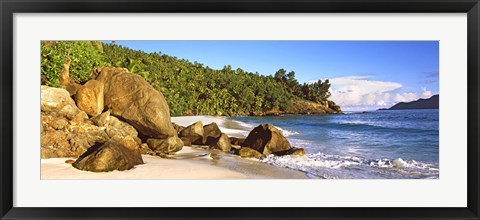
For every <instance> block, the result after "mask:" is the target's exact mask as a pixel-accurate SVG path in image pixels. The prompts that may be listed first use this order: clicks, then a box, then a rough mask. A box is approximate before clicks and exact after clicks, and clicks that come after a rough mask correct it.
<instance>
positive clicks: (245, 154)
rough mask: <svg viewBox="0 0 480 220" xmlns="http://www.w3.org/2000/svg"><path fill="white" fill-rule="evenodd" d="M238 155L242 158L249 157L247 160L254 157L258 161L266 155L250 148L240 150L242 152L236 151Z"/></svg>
mask: <svg viewBox="0 0 480 220" xmlns="http://www.w3.org/2000/svg"><path fill="white" fill-rule="evenodd" d="M236 154H238V155H239V156H240V157H247V158H249V157H253V158H257V159H263V158H265V155H263V154H261V153H260V152H258V151H256V150H254V149H252V148H249V147H242V148H240V150H238V151H236Z"/></svg>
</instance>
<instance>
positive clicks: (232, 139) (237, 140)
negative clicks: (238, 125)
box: [229, 137, 245, 145]
mask: <svg viewBox="0 0 480 220" xmlns="http://www.w3.org/2000/svg"><path fill="white" fill-rule="evenodd" d="M229 139H230V143H231V144H232V145H242V143H243V142H244V141H245V138H237V137H230V138H229Z"/></svg>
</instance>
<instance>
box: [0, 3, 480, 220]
mask: <svg viewBox="0 0 480 220" xmlns="http://www.w3.org/2000/svg"><path fill="white" fill-rule="evenodd" d="M0 9H1V21H2V22H1V27H0V28H1V29H0V31H1V41H0V44H1V45H0V48H2V49H1V50H2V52H1V59H0V66H1V74H0V83H1V93H0V94H1V97H0V106H2V112H1V116H0V117H1V129H2V130H1V132H0V140H1V147H0V156H1V158H0V171H1V175H0V185H1V187H0V188H1V189H0V190H1V192H0V193H1V194H0V216H1V219H64V218H65V219H67V218H76V219H157V218H158V219H227V218H229V219H273V218H279V219H385V218H392V219H393V218H397V219H479V207H480V206H479V198H480V196H479V195H480V194H479V190H478V188H479V187H480V186H479V172H480V171H479V164H480V163H479V159H480V154H479V149H478V148H479V145H478V144H479V138H480V135H479V133H478V132H479V131H478V126H479V117H478V115H479V112H478V110H479V108H478V107H479V102H478V101H479V91H480V90H479V85H480V83H479V77H478V76H479V73H480V69H479V62H480V60H479V58H480V56H479V36H480V35H479V25H480V22H479V20H480V18H479V14H480V5H479V3H478V0H403V1H400V0H383V1H381V0H336V1H333V0H247V1H244V0H140V1H135V0H99V1H93V0H85V1H78V0H73V1H67V0H0ZM83 12H88V13H119V12H121V13H140V12H141V13H172V12H189V13H191V12H193V13H204V12H209V13H217V12H222V13H245V12H253V13H260V12H262V13H264V12H265V13H279V12H281V13H294V12H295V13H302V12H309V13H327V12H328V13H413V12H425V13H455V12H461V13H467V14H468V17H467V20H468V85H467V86H468V180H467V181H468V185H467V190H468V206H467V207H466V208H260V207H249V208H214V207H212V208H100V207H91V208H23V207H13V193H12V192H13V189H14V186H13V158H12V157H13V156H12V155H13V154H12V152H13V147H14V143H13V127H14V126H15V125H14V124H13V114H15V110H14V109H13V95H14V94H13V15H14V13H83Z"/></svg>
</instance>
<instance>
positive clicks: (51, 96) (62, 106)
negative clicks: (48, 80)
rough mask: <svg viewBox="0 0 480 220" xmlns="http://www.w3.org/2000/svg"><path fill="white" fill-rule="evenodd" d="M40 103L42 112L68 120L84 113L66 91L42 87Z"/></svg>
mask: <svg viewBox="0 0 480 220" xmlns="http://www.w3.org/2000/svg"><path fill="white" fill-rule="evenodd" d="M40 103H41V110H42V112H45V113H47V114H51V115H55V116H60V117H67V118H68V119H73V118H74V117H75V116H77V115H78V114H80V113H81V112H82V111H81V110H80V109H78V108H77V106H76V105H75V101H73V99H72V98H71V97H70V94H69V93H68V91H67V90H65V89H60V88H53V87H48V86H41V99H40Z"/></svg>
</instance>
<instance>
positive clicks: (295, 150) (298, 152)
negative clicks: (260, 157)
mask: <svg viewBox="0 0 480 220" xmlns="http://www.w3.org/2000/svg"><path fill="white" fill-rule="evenodd" d="M273 154H275V155H276V156H283V155H296V156H303V155H305V150H304V149H303V148H295V147H292V148H290V149H288V150H284V151H279V152H275V153H273Z"/></svg>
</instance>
